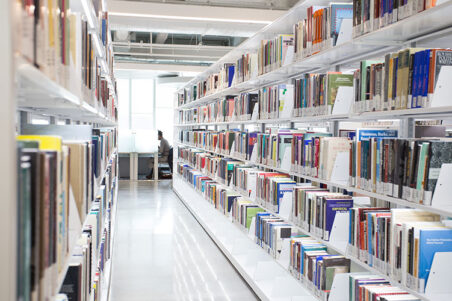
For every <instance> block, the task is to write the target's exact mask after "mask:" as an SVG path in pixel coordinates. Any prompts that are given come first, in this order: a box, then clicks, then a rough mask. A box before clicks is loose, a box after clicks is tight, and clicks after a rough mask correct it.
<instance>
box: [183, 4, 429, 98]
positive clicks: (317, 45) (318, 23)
mask: <svg viewBox="0 0 452 301" xmlns="http://www.w3.org/2000/svg"><path fill="white" fill-rule="evenodd" d="M435 5H436V1H429V0H421V1H414V0H413V1H402V2H400V1H389V0H374V1H370V0H355V1H353V3H351V4H347V3H331V4H329V5H328V6H311V7H309V8H307V12H306V19H303V20H300V21H299V22H297V23H296V24H294V27H293V34H289V35H287V34H281V35H278V36H276V37H275V38H274V39H271V40H262V41H261V44H260V46H259V47H258V49H257V50H256V52H249V53H245V54H242V55H241V56H240V57H239V58H238V59H237V62H236V63H235V64H233V65H231V64H228V66H227V68H226V67H225V68H222V70H226V69H227V70H231V68H232V69H235V76H234V75H232V79H231V77H229V82H228V85H219V84H216V85H209V86H211V88H210V89H207V88H206V87H207V84H206V83H207V82H209V81H211V80H210V79H211V78H212V77H213V78H218V77H219V74H221V72H220V73H219V74H213V75H209V76H208V79H207V80H205V81H201V82H199V83H197V84H196V85H193V86H192V87H190V88H188V90H189V91H190V92H189V93H185V92H184V93H183V94H181V95H182V96H181V99H180V101H179V105H181V104H185V103H189V102H191V101H195V100H197V99H199V98H202V97H204V96H206V95H210V94H213V93H215V92H219V91H221V90H222V89H225V88H228V87H231V86H233V85H235V84H238V83H241V82H244V81H248V80H251V79H254V78H256V77H257V76H259V75H262V74H264V73H267V72H271V71H274V70H276V69H278V68H281V67H282V66H285V65H287V64H290V63H293V62H295V61H297V60H301V59H303V58H306V57H308V56H310V55H313V54H316V53H318V52H320V51H324V50H328V49H330V48H331V47H334V46H336V45H337V44H338V43H339V44H341V43H343V42H345V41H348V40H349V39H351V38H352V36H353V37H357V36H360V35H362V34H365V33H368V32H371V31H374V30H378V29H379V28H382V27H385V26H387V25H389V24H392V23H395V22H397V21H398V20H402V19H404V18H407V17H409V16H411V15H414V14H417V13H419V12H421V11H424V10H426V9H429V8H432V7H434V6H435ZM222 72H223V73H224V71H222ZM228 74H234V72H228ZM215 82H216V81H215ZM223 82H224V81H223Z"/></svg>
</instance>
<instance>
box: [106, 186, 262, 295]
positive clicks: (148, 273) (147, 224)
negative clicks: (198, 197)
mask: <svg viewBox="0 0 452 301" xmlns="http://www.w3.org/2000/svg"><path fill="white" fill-rule="evenodd" d="M116 229H117V232H116V236H115V241H114V249H113V257H114V260H113V270H112V286H111V293H110V294H111V295H110V300H112V301H121V300H128V301H137V300H257V298H256V296H255V295H254V293H253V291H252V290H251V289H250V288H249V287H248V285H247V284H246V282H245V281H244V280H243V279H242V278H241V277H240V275H239V274H238V273H237V272H236V270H235V269H234V268H233V266H232V265H231V264H230V262H229V261H228V260H227V259H226V258H225V257H224V255H223V253H222V252H221V251H220V250H219V249H218V248H217V246H216V245H215V243H214V242H213V241H212V240H211V239H210V237H209V236H208V235H207V233H206V232H205V231H204V230H203V228H202V227H201V226H200V225H199V224H198V222H197V221H196V219H195V218H194V217H193V216H192V215H191V213H190V212H189V211H188V209H187V208H186V207H185V206H184V205H183V204H182V202H181V201H180V200H179V199H178V197H177V196H176V195H175V194H174V192H173V190H172V188H171V181H159V182H158V184H157V183H155V184H153V183H149V182H129V181H120V182H119V195H118V208H117V224H116Z"/></svg>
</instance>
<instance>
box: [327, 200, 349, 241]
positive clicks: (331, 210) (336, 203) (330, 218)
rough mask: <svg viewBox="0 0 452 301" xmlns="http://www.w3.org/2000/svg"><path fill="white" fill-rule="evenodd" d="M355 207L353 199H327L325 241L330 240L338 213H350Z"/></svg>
mask: <svg viewBox="0 0 452 301" xmlns="http://www.w3.org/2000/svg"><path fill="white" fill-rule="evenodd" d="M352 207H353V199H345V200H344V199H342V200H341V199H325V213H324V216H325V221H324V223H325V234H324V239H325V240H327V241H328V240H329V239H330V234H331V229H332V228H333V224H334V219H335V218H336V213H337V212H349V210H350V208H352Z"/></svg>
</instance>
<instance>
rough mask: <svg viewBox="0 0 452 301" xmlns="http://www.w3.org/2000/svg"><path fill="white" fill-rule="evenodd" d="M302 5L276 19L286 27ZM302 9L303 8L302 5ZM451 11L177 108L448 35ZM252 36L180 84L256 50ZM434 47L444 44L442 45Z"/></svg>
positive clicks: (424, 15)
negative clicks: (437, 35)
mask: <svg viewBox="0 0 452 301" xmlns="http://www.w3.org/2000/svg"><path fill="white" fill-rule="evenodd" d="M302 5H303V4H300V5H298V6H296V7H295V8H294V9H292V10H290V11H289V12H288V13H287V14H286V15H285V16H283V18H281V19H282V20H284V17H286V18H287V19H286V20H285V21H281V20H278V22H287V23H289V24H290V26H292V25H293V24H295V22H296V21H297V20H300V19H301V18H302V16H303V15H304V14H305V12H303V14H301V15H300V14H299V15H298V19H297V20H296V21H294V20H292V19H291V18H292V17H293V14H294V11H296V10H300V9H301V6H302ZM316 5H318V4H316ZM303 8H304V9H305V8H306V7H303ZM299 13H300V11H299ZM451 14H452V1H446V2H444V3H442V4H439V5H438V6H436V7H434V8H431V9H428V10H426V11H423V12H421V13H419V14H416V15H413V16H411V17H408V18H406V19H403V20H401V21H399V22H396V23H393V24H391V25H389V26H386V27H383V28H381V29H378V30H375V31H373V32H370V33H367V34H365V35H362V36H359V37H357V38H355V39H352V40H350V41H348V42H345V43H343V44H341V45H338V46H336V47H333V48H330V49H327V50H324V51H321V52H319V53H317V54H315V55H312V56H310V57H307V58H304V59H302V60H299V61H295V62H293V63H291V64H289V65H287V66H284V67H282V68H279V69H277V70H275V71H272V72H268V73H266V74H263V75H260V76H258V77H257V78H255V79H252V80H249V81H246V82H243V83H239V84H237V85H236V86H234V87H231V88H228V89H225V90H223V91H219V92H216V93H213V94H211V95H208V96H205V97H202V98H200V99H198V100H196V101H192V102H190V103H187V104H185V105H182V106H180V107H178V109H184V108H189V107H193V106H197V105H199V104H204V103H207V102H208V101H209V100H212V99H215V98H219V97H222V96H224V95H227V94H224V93H228V94H232V93H238V92H243V91H247V90H253V89H254V90H256V89H259V88H260V87H263V86H265V85H269V84H272V83H276V82H281V81H285V80H288V79H290V78H292V77H295V76H297V75H299V74H302V73H306V72H315V71H321V70H328V69H329V68H331V67H332V66H335V65H339V64H343V63H350V62H359V61H360V60H361V59H364V58H372V57H378V56H381V55H383V54H385V53H387V52H390V51H395V50H397V49H400V48H401V47H403V46H407V45H408V44H409V43H410V42H411V41H416V42H422V41H424V40H429V39H432V38H433V37H434V34H435V32H442V33H443V34H451V33H452V28H451V27H452V19H451V18H450V15H451ZM288 16H291V18H288ZM273 27H275V28H277V26H276V25H273V24H270V25H269V26H268V28H267V27H266V28H265V29H264V30H263V31H264V32H266V33H267V34H266V35H267V37H266V38H269V37H268V35H270V36H271V37H273V36H276V35H277V34H279V33H283V31H279V32H278V31H274V32H271V30H269V28H273ZM266 35H264V34H263V33H262V34H259V35H257V36H258V37H259V38H260V39H264V36H266ZM255 39H257V37H252V38H250V39H249V40H247V41H245V42H243V43H242V45H248V44H250V45H251V44H252V45H253V47H244V46H242V45H240V46H238V47H237V48H235V49H234V50H232V51H230V52H229V53H228V54H226V55H225V56H224V57H223V58H221V59H220V60H219V61H218V62H217V63H215V64H214V65H212V66H211V67H209V68H208V69H207V70H206V71H205V72H203V73H202V74H200V75H198V76H197V77H196V78H194V79H193V80H191V81H190V82H188V83H187V84H186V85H185V86H184V87H185V88H189V87H191V85H193V84H195V83H196V82H198V81H200V80H202V79H205V78H206V77H207V76H208V75H210V74H212V73H215V72H218V70H219V68H220V66H221V64H223V63H226V62H234V61H235V60H236V58H237V57H238V56H240V55H241V54H243V53H245V52H247V51H248V52H249V51H252V50H251V49H250V48H252V49H254V50H255V49H257V47H258V45H259V43H257V42H256V41H255ZM260 39H259V42H260ZM437 46H439V47H444V46H443V45H437ZM446 46H448V45H446Z"/></svg>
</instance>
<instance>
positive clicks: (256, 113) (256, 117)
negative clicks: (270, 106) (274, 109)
mask: <svg viewBox="0 0 452 301" xmlns="http://www.w3.org/2000/svg"><path fill="white" fill-rule="evenodd" d="M258 109H259V108H258V106H257V105H254V109H253V114H252V115H251V121H257V119H258V117H259V111H258Z"/></svg>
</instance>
